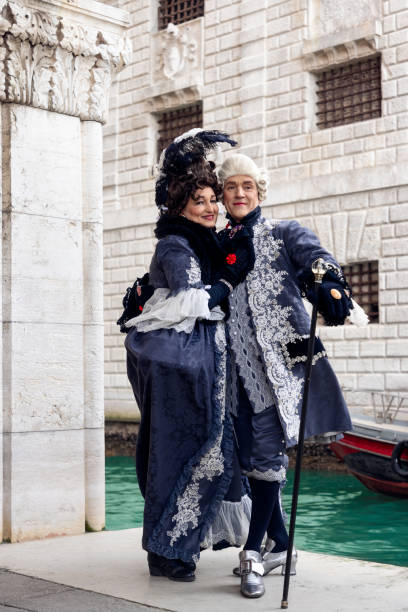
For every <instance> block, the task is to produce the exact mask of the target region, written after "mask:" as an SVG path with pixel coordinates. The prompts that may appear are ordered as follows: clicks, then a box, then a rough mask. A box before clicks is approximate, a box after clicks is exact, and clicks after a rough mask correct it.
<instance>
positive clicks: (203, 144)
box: [156, 128, 237, 211]
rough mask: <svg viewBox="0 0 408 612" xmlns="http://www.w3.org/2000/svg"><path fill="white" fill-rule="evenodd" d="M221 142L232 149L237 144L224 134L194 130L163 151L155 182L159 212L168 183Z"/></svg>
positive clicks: (184, 172) (162, 207)
mask: <svg viewBox="0 0 408 612" xmlns="http://www.w3.org/2000/svg"><path fill="white" fill-rule="evenodd" d="M222 142H226V143H228V144H230V145H231V146H232V147H235V145H236V144H237V143H236V141H235V140H232V139H231V138H230V137H229V136H228V134H225V133H224V132H219V131H218V130H203V129H202V128H194V129H193V130H190V131H189V132H185V133H184V134H181V136H178V137H177V138H175V139H174V140H173V142H172V143H171V144H170V145H169V146H168V147H167V149H165V150H164V151H163V153H162V154H161V156H160V161H159V167H158V171H159V176H158V178H157V181H156V206H158V207H159V208H160V210H161V211H164V210H165V205H166V201H167V191H168V187H169V184H170V181H171V180H172V179H175V178H177V177H179V176H183V175H185V174H187V173H188V168H189V166H191V165H193V164H195V163H197V162H198V161H200V160H203V159H205V158H206V155H207V153H209V151H211V150H213V149H215V148H216V147H217V146H218V145H219V144H220V143H222Z"/></svg>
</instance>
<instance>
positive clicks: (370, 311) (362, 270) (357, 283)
mask: <svg viewBox="0 0 408 612" xmlns="http://www.w3.org/2000/svg"><path fill="white" fill-rule="evenodd" d="M343 272H344V275H345V277H346V279H347V281H348V283H349V285H350V287H351V289H352V291H353V299H354V300H355V301H356V302H357V303H358V304H359V305H360V306H361V308H363V309H364V310H365V312H366V314H367V315H368V316H369V318H370V322H371V323H378V320H379V313H378V261H364V262H361V263H352V264H347V265H345V266H343Z"/></svg>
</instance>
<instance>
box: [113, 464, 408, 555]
mask: <svg viewBox="0 0 408 612" xmlns="http://www.w3.org/2000/svg"><path fill="white" fill-rule="evenodd" d="M292 477H293V474H292V473H289V476H288V485H287V487H286V489H285V492H284V496H283V505H284V507H285V509H286V510H287V511H289V509H290V499H291V498H290V496H291V492H292ZM142 522H143V498H142V496H141V495H140V491H139V487H138V485H137V481H136V474H135V467H134V460H133V458H131V457H109V458H107V459H106V528H107V529H108V530H115V529H129V528H131V527H141V525H142ZM295 541H296V546H297V547H298V548H300V549H301V550H308V551H311V552H321V553H327V554H331V555H339V556H343V557H354V558H356V559H365V560H367V561H377V562H379V563H390V564H394V565H402V566H406V567H408V499H395V498H393V497H388V496H385V495H379V494H377V493H374V492H372V491H369V490H368V489H366V488H365V487H364V486H363V485H362V484H360V482H359V481H358V480H357V479H356V478H354V477H353V476H350V475H348V474H338V473H331V472H310V471H309V472H303V474H302V480H301V492H300V497H299V504H298V516H297V520H296V536H295Z"/></svg>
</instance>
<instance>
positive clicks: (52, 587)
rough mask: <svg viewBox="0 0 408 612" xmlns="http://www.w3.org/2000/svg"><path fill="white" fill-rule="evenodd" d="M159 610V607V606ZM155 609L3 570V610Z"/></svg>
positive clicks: (145, 611) (0, 603)
mask: <svg viewBox="0 0 408 612" xmlns="http://www.w3.org/2000/svg"><path fill="white" fill-rule="evenodd" d="M156 610H157V608H156ZM3 611H7V612H154V608H152V607H150V606H149V607H147V606H143V605H140V604H137V603H134V602H130V601H127V600H126V599H120V598H118V597H110V596H109V595H100V594H99V593H95V592H94V591H85V590H84V589H74V588H72V587H69V586H66V585H65V584H58V583H56V582H50V581H49V580H42V579H41V578H33V577H31V576H24V575H22V574H16V573H14V572H9V571H8V570H0V612H3Z"/></svg>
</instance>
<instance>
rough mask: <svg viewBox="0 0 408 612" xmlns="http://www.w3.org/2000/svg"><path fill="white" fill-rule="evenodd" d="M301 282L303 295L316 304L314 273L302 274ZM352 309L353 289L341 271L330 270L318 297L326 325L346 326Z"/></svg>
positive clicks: (318, 303) (318, 304)
mask: <svg viewBox="0 0 408 612" xmlns="http://www.w3.org/2000/svg"><path fill="white" fill-rule="evenodd" d="M299 280H300V283H301V289H302V293H303V295H304V296H305V297H307V299H308V300H309V302H311V303H312V304H314V303H315V302H316V291H315V284H314V274H313V272H308V273H306V274H305V273H303V274H301V275H300V277H299ZM352 308H353V303H352V301H351V289H350V287H349V286H348V284H347V282H346V279H345V278H344V276H343V274H342V273H341V271H334V270H333V269H330V270H328V271H327V272H326V274H325V275H324V277H323V281H322V283H321V285H320V287H319V292H318V296H317V309H318V311H319V312H320V314H321V315H322V317H323V318H324V321H325V323H326V325H331V326H332V325H344V321H345V320H346V317H348V316H349V314H350V310H351V309H352Z"/></svg>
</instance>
